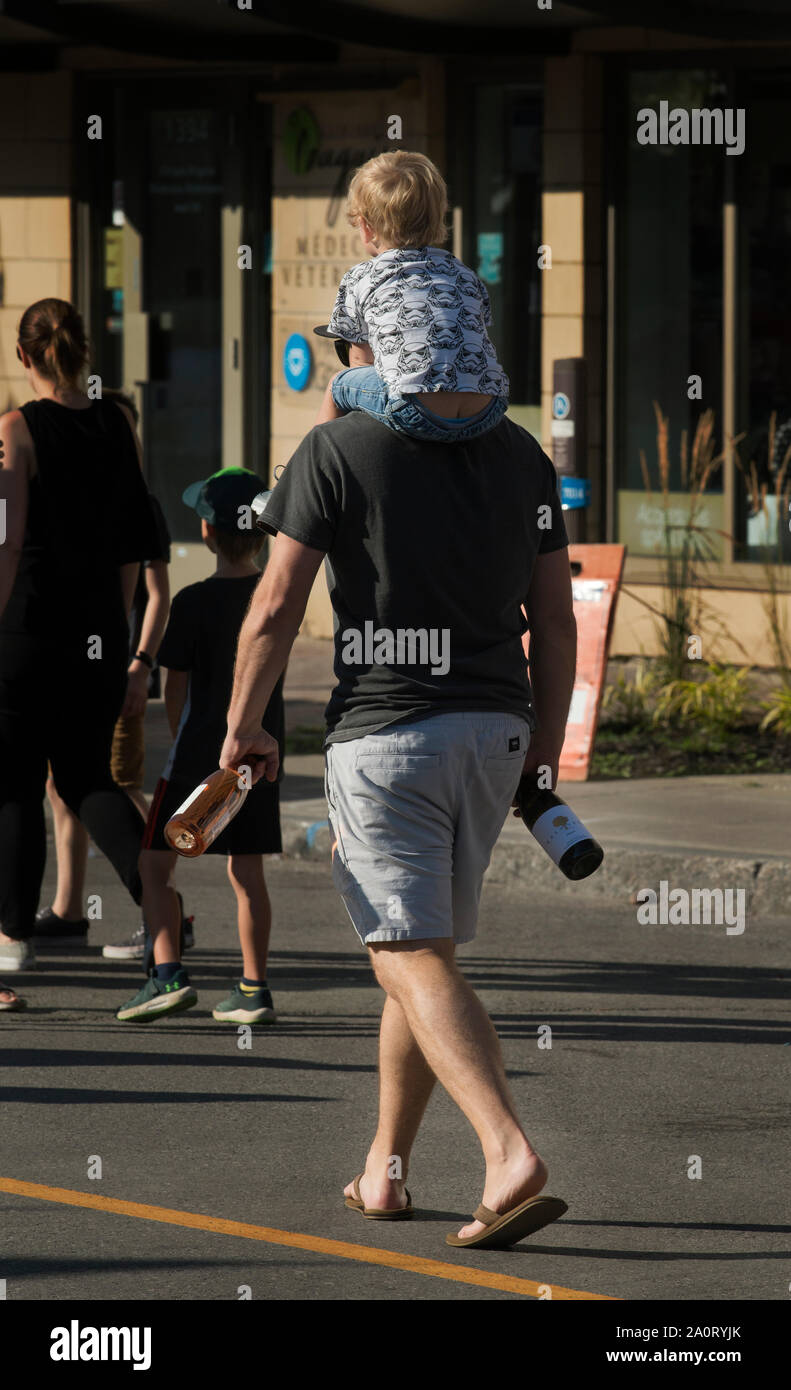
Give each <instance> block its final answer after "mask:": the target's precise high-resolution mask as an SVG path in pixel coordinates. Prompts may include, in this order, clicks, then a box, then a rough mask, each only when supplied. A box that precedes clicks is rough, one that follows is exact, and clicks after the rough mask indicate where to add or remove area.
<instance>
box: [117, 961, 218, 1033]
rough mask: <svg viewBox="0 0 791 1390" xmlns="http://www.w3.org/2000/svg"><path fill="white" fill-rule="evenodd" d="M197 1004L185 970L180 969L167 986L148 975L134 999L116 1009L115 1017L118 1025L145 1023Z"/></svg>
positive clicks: (153, 976)
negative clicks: (134, 1020) (135, 1020)
mask: <svg viewBox="0 0 791 1390" xmlns="http://www.w3.org/2000/svg"><path fill="white" fill-rule="evenodd" d="M197 1002H198V996H197V994H196V993H195V991H194V989H193V988H192V985H191V984H190V982H189V976H188V974H187V972H186V970H184V969H183V968H182V969H181V970H179V971H177V973H176V974H175V975H174V976H173V979H172V980H169V981H168V983H167V984H164V983H163V981H162V980H158V979H157V978H156V976H155V975H149V977H148V979H147V980H146V982H145V984H144V985H143V988H142V989H141V990H138V992H137V994H136V995H135V997H134V999H130V1000H129V1003H128V1004H124V1005H123V1007H122V1008H120V1009H118V1010H117V1011H116V1015H115V1016H116V1018H117V1019H118V1020H119V1022H120V1023H130V1022H131V1021H132V1020H133V1019H137V1020H139V1021H140V1022H141V1023H147V1022H148V1020H149V1019H151V1018H159V1017H160V1016H161V1015H162V1014H177V1013H179V1012H180V1011H181V1010H182V1009H191V1008H192V1006H193V1004H197Z"/></svg>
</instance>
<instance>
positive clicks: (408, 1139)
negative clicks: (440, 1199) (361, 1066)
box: [344, 995, 436, 1211]
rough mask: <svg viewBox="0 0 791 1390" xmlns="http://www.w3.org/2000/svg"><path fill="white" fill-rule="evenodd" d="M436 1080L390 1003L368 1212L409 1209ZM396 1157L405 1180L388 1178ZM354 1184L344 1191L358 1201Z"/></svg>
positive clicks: (363, 1192)
mask: <svg viewBox="0 0 791 1390" xmlns="http://www.w3.org/2000/svg"><path fill="white" fill-rule="evenodd" d="M435 1081H436V1077H435V1076H434V1073H433V1071H432V1070H431V1068H430V1066H429V1065H428V1063H427V1062H426V1059H425V1057H424V1056H423V1053H422V1052H421V1051H420V1048H419V1047H418V1045H417V1043H416V1042H415V1039H414V1037H413V1036H412V1032H411V1030H410V1027H409V1024H408V1023H407V1021H406V1016H405V1014H404V1011H403V1009H402V1008H401V1005H400V1004H399V1003H398V1002H397V1001H396V1000H395V999H393V998H392V997H391V996H390V995H388V997H387V998H386V999H385V1006H384V1009H383V1010H382V1023H381V1027H380V1030H379V1124H378V1126H377V1130H376V1134H375V1135H374V1140H373V1143H372V1144H371V1147H370V1149H369V1150H368V1157H367V1158H366V1160H365V1172H364V1175H363V1177H362V1178H361V1179H360V1196H361V1197H362V1199H363V1201H364V1202H365V1205H366V1206H367V1207H379V1208H380V1210H383V1211H386V1210H387V1209H388V1207H404V1206H406V1196H405V1195H404V1185H405V1182H406V1177H407V1173H408V1171H409V1157H410V1154H411V1152H412V1145H413V1144H414V1142H415V1137H416V1135H417V1132H418V1129H419V1128H420V1122H421V1120H422V1119H423V1116H424V1114H425V1110H426V1106H427V1105H428V1102H429V1097H430V1095H431V1092H432V1091H433V1089H434V1083H435ZM393 1158H398V1159H400V1162H401V1169H400V1171H401V1177H400V1178H394V1177H390V1176H388V1174H389V1171H390V1169H391V1163H392V1160H393ZM353 1187H354V1184H353V1183H349V1185H348V1187H346V1188H345V1189H344V1192H345V1195H346V1196H347V1197H352V1196H353V1195H354V1193H353Z"/></svg>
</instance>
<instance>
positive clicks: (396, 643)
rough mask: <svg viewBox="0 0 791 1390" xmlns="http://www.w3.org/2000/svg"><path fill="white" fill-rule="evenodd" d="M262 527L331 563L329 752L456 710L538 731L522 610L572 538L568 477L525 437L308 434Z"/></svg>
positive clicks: (340, 426)
mask: <svg viewBox="0 0 791 1390" xmlns="http://www.w3.org/2000/svg"><path fill="white" fill-rule="evenodd" d="M261 520H262V521H264V522H265V526H264V529H266V530H270V531H272V532H273V533H274V532H277V531H283V532H284V533H285V535H287V536H290V537H291V538H292V539H293V540H296V541H301V543H302V544H303V545H307V546H311V547H312V548H313V549H316V550H322V551H324V552H325V554H326V556H327V562H326V563H327V583H328V587H329V591H330V598H331V601H332V606H333V610H334V614H335V676H336V678H337V682H338V683H337V685H336V687H335V689H334V690H333V692H332V695H331V697H330V701H329V704H328V705H327V708H326V710H325V717H326V720H327V740H326V741H327V743H333V742H336V741H338V740H347V739H352V738H360V737H362V736H363V735H364V734H371V733H375V732H376V731H377V730H378V729H382V728H384V727H385V726H386V725H390V724H393V723H396V722H402V721H404V720H413V719H419V718H423V717H425V716H427V715H430V714H435V713H439V712H445V711H448V710H493V711H497V712H502V713H514V714H519V715H522V717H523V718H525V719H526V720H527V721H528V723H529V725H530V727H531V728H534V727H535V717H534V714H533V708H532V698H531V691H530V683H529V680H528V675H527V663H526V660H525V655H524V648H523V646H522V636H523V633H524V632H525V630H526V626H527V624H526V622H525V618H524V614H523V613H522V604H523V603H524V601H525V599H526V597H527V592H528V589H529V587H530V581H531V578H532V574H533V566H534V565H535V561H536V556H537V555H539V554H541V555H545V554H547V553H548V552H549V551H552V550H559V549H560V548H561V547H563V546H565V545H567V544H568V539H567V536H566V529H565V526H564V524H563V514H562V512H561V508H560V499H559V497H558V494H557V485H556V477H555V471H554V469H553V467H552V464H551V463H550V461H549V459H548V458H547V456H546V454H544V453H543V452H542V450H541V448H540V446H539V445H538V443H537V442H536V440H535V439H534V438H533V436H532V435H530V434H528V433H527V431H526V430H523V429H521V428H520V427H519V426H518V425H515V424H513V422H512V421H510V420H507V419H505V420H503V421H502V422H501V423H500V424H499V425H498V426H497V427H496V428H495V429H493V430H490V431H489V432H488V433H487V434H483V435H480V436H479V437H478V438H477V439H473V440H469V441H467V442H464V443H452V444H444V443H436V444H435V443H433V442H427V441H425V440H419V439H411V438H409V437H408V436H406V435H402V434H396V433H395V432H394V431H392V430H390V429H388V428H387V427H386V426H385V425H382V424H380V423H379V421H377V420H374V419H372V418H371V417H370V416H367V415H365V414H363V413H362V412H361V411H352V412H350V413H349V414H348V415H345V416H343V417H342V418H341V419H339V420H333V421H331V422H329V423H327V424H324V425H317V426H316V427H315V428H314V429H313V430H311V432H310V434H308V435H307V436H306V437H305V439H304V440H303V441H302V443H301V444H300V446H299V448H298V449H297V451H296V453H295V454H294V455H293V457H292V458H291V460H290V462H289V464H288V466H287V467H286V469H285V471H284V473H283V474H282V476H281V478H280V480H279V482H278V483H277V486H276V487H275V489H274V491H273V492H272V495H271V497H270V498H269V501H268V503H267V506H266V510H265V512H264V513H263V515H262V518H261Z"/></svg>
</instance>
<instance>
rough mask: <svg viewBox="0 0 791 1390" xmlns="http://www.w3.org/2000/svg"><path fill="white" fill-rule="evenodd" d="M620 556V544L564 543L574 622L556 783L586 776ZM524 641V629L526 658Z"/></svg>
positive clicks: (622, 552)
mask: <svg viewBox="0 0 791 1390" xmlns="http://www.w3.org/2000/svg"><path fill="white" fill-rule="evenodd" d="M625 556H626V547H625V546H623V545H570V546H569V560H570V562H571V574H572V579H571V586H572V591H573V594H574V617H575V618H576V620H577V674H576V678H575V681H574V691H573V694H572V696H571V708H570V709H569V714H568V719H567V721H566V738H565V742H564V744H563V751H562V753H561V755H560V769H559V776H560V780H561V781H562V782H585V781H587V778H588V771H589V769H590V760H591V756H592V753H593V743H594V739H595V737H596V725H597V723H598V720H599V707H600V705H601V697H602V692H603V690H604V679H605V676H606V674H607V653H608V651H609V646H610V637H611V635H612V626H613V620H614V618H615V601H616V598H617V596H618V586H619V584H620V582H621V575H622V574H623V565H624V558H625ZM529 641H530V638H529V633H525V636H524V638H523V643H524V649H525V655H526V656H528V659H529Z"/></svg>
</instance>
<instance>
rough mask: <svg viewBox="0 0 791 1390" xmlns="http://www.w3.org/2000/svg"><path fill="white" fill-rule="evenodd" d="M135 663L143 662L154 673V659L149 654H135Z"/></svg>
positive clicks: (141, 652) (140, 652)
mask: <svg viewBox="0 0 791 1390" xmlns="http://www.w3.org/2000/svg"><path fill="white" fill-rule="evenodd" d="M135 661H142V663H143V665H144V666H147V667H148V669H149V671H153V669H154V662H153V658H152V657H150V656H149V655H148V652H143V651H139V652H135Z"/></svg>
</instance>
